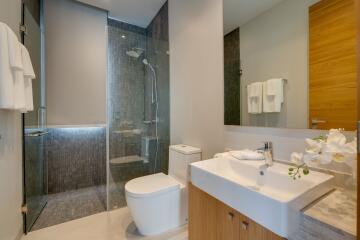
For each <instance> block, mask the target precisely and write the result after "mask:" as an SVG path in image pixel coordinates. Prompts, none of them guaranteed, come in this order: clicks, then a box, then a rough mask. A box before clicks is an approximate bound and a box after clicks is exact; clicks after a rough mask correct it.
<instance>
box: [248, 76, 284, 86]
mask: <svg viewBox="0 0 360 240" xmlns="http://www.w3.org/2000/svg"><path fill="white" fill-rule="evenodd" d="M282 80H283V81H284V83H288V80H287V79H286V78H282ZM250 84H251V83H250ZM250 84H248V85H246V88H247V87H248V86H249V85H250Z"/></svg>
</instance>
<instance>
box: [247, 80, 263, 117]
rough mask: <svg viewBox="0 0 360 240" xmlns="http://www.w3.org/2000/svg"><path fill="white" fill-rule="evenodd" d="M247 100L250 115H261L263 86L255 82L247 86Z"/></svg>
mask: <svg viewBox="0 0 360 240" xmlns="http://www.w3.org/2000/svg"><path fill="white" fill-rule="evenodd" d="M247 95H248V97H247V100H248V113H250V114H259V113H262V111H263V110H262V108H263V104H262V99H263V84H262V83H261V82H255V83H252V84H249V85H248V86H247Z"/></svg>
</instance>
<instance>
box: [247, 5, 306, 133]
mask: <svg viewBox="0 0 360 240" xmlns="http://www.w3.org/2000/svg"><path fill="white" fill-rule="evenodd" d="M311 1H312V2H313V0H311ZM309 5H310V4H309V3H308V1H304V0H302V1H297V0H286V1H282V2H281V3H280V4H278V5H276V6H275V7H273V8H271V9H270V10H268V11H266V12H264V13H263V14H261V15H259V16H257V17H256V18H254V19H252V20H251V21H249V22H247V23H246V24H245V25H242V26H240V58H241V63H242V69H243V76H242V77H241V92H242V94H241V96H242V101H241V102H242V107H241V109H242V114H241V116H242V123H243V125H245V126H267V127H286V128H300V129H305V128H307V127H308V32H309V30H308V28H309V17H308V15H309V14H308V7H309ZM270 78H285V79H287V80H288V81H287V84H285V86H284V89H285V101H284V104H283V107H282V111H281V113H263V114H257V115H253V114H248V109H247V93H246V86H247V85H248V84H249V83H251V82H264V81H266V80H268V79H270ZM299 99H300V101H299Z"/></svg>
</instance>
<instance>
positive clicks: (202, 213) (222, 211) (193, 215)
mask: <svg viewBox="0 0 360 240" xmlns="http://www.w3.org/2000/svg"><path fill="white" fill-rule="evenodd" d="M189 240H284V238H281V237H279V236H278V235H276V234H274V233H273V232H271V231H269V230H268V229H266V228H264V227H262V226H261V225H259V224H257V223H256V222H254V221H252V220H251V219H249V218H248V217H246V216H244V215H242V214H241V213H239V212H237V211H236V210H234V209H232V208H231V207H229V206H227V205H226V204H224V203H222V202H220V201H219V200H217V199H216V198H214V197H212V196H210V195H209V194H207V193H205V192H204V191H202V190H200V189H199V188H197V187H195V186H193V185H192V184H191V183H190V184H189Z"/></svg>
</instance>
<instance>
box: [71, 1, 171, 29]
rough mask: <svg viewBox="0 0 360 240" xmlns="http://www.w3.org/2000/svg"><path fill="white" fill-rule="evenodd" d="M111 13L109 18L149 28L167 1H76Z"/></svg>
mask: <svg viewBox="0 0 360 240" xmlns="http://www.w3.org/2000/svg"><path fill="white" fill-rule="evenodd" d="M76 1H78V2H83V3H86V4H89V5H92V6H95V7H98V8H102V9H105V10H107V11H109V17H110V18H114V19H117V20H119V21H122V22H126V23H130V24H133V25H136V26H139V27H143V28H145V27H147V26H148V25H149V23H150V22H151V20H152V19H153V18H154V17H155V16H156V14H157V13H158V11H159V10H160V8H161V7H162V6H163V5H164V3H165V2H166V0H76Z"/></svg>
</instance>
